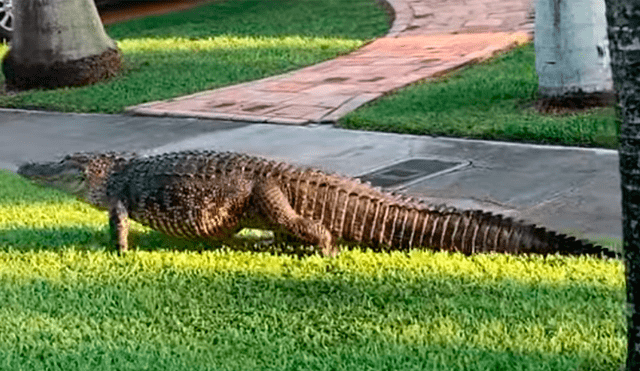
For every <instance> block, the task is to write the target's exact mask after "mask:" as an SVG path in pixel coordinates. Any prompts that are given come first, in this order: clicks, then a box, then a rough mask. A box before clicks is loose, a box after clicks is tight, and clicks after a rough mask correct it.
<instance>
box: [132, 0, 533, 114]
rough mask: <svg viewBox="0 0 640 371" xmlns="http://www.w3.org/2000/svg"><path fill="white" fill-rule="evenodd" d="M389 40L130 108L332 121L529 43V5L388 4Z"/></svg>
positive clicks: (498, 1) (462, 0) (517, 1)
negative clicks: (268, 74) (390, 11)
mask: <svg viewBox="0 0 640 371" xmlns="http://www.w3.org/2000/svg"><path fill="white" fill-rule="evenodd" d="M388 2H389V3H390V5H391V6H392V7H393V8H394V10H395V12H396V17H395V21H394V24H393V26H392V28H391V30H390V31H389V33H388V34H387V36H386V37H383V38H380V39H378V40H375V41H374V42H372V43H370V44H368V45H366V46H365V47H363V48H361V49H359V50H357V51H355V52H353V53H351V54H349V55H346V56H342V57H339V58H336V59H333V60H330V61H327V62H323V63H320V64H317V65H313V66H310V67H306V68H303V69H301V70H298V71H295V72H291V73H287V74H285V75H280V76H274V77H270V78H266V79H262V80H257V81H252V82H248V83H244V84H240V85H234V86H229V87H225V88H221V89H216V90H210V91H206V92H201V93H198V94H194V95H190V96H186V97H179V98H175V99H171V100H167V101H161V102H151V103H147V104H142V105H139V106H135V107H131V108H130V109H129V111H130V112H132V113H135V114H141V115H157V116H189V117H200V118H211V119H223V120H239V121H250V122H269V123H279V124H295V125H301V124H309V123H324V122H335V121H337V120H338V119H339V118H340V117H342V116H344V115H345V114H347V113H349V112H351V111H353V110H355V109H356V108H358V107H359V106H361V105H362V104H365V103H367V102H370V101H372V100H374V99H376V98H379V97H380V96H382V95H384V94H385V93H387V92H390V91H394V90H396V89H399V88H402V87H404V86H406V85H409V84H412V83H415V82H417V81H420V80H425V79H429V78H433V77H437V76H441V75H443V74H445V73H447V72H449V71H451V70H454V69H457V68H460V67H462V66H465V65H467V64H469V63H476V62H478V61H481V60H484V59H486V58H489V57H491V56H493V55H494V54H496V53H498V52H501V51H504V50H508V49H510V48H512V47H513V46H515V45H517V44H521V43H524V42H527V41H529V40H531V30H532V29H533V23H532V22H533V21H532V19H531V17H530V15H531V14H532V7H533V3H532V0H509V1H502V0H447V1H446V2H445V1H442V0H388Z"/></svg>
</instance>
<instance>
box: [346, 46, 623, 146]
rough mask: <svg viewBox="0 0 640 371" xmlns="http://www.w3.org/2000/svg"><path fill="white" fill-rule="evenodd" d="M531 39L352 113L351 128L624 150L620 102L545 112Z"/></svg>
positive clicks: (348, 122) (347, 123)
mask: <svg viewBox="0 0 640 371" xmlns="http://www.w3.org/2000/svg"><path fill="white" fill-rule="evenodd" d="M537 89H538V77H537V75H536V71H535V51H534V48H533V45H532V44H528V45H525V46H522V47H519V48H517V49H515V50H513V51H511V52H509V53H505V54H504V55H501V56H499V57H497V58H495V59H493V60H491V61H489V62H486V63H482V64H480V65H475V66H471V67H468V68H466V69H464V70H462V71H459V72H456V73H453V74H452V75H451V76H449V77H447V78H445V79H442V80H441V81H436V82H428V83H421V84H416V85H413V86H410V87H408V88H406V89H403V90H401V91H399V92H397V93H395V94H391V95H389V96H387V97H384V98H383V99H380V100H379V101H376V102H374V103H372V104H369V105H367V106H366V107H363V108H361V109H359V110H357V111H355V112H352V113H350V114H348V115H347V116H346V117H344V118H343V119H342V120H340V125H341V126H343V127H346V128H352V129H361V130H376V131H387V132H397V133H410V134H426V135H442V136H454V137H466V138H480V139H497V140H508V141H521V142H534V143H550V144H563V145H578V146H596V147H606V148H617V119H616V114H615V110H614V108H613V107H609V108H599V109H594V110H591V111H588V112H586V113H580V114H565V115H542V114H539V113H537V112H536V111H535V110H534V109H533V108H532V104H533V102H535V100H536V93H537Z"/></svg>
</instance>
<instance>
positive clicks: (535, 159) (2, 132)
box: [0, 109, 622, 239]
mask: <svg viewBox="0 0 640 371" xmlns="http://www.w3.org/2000/svg"><path fill="white" fill-rule="evenodd" d="M186 149H210V150H218V151H240V152H246V153H250V154H255V155H260V156H265V157H268V158H273V159H277V160H283V161H287V162H291V163H295V164H299V165H307V166H313V167H318V168H321V169H324V170H327V171H331V172H338V173H341V174H344V175H350V176H358V175H362V174H365V173H368V172H370V171H372V170H375V169H379V168H380V167H383V166H387V165H391V164H394V163H397V162H399V161H402V160H406V159H409V158H426V159H432V160H441V161H449V162H456V163H460V164H462V166H460V167H458V168H457V170H455V171H450V172H446V173H440V174H436V175H435V176H430V177H426V178H421V179H418V180H417V181H416V182H413V183H411V184H408V185H405V186H404V187H402V188H400V189H399V190H400V191H402V192H403V193H405V194H409V195H413V196H416V197H419V198H423V199H425V200H426V201H428V202H431V203H436V204H440V203H445V204H448V205H451V206H456V207H460V208H464V209H476V208H481V209H484V210H487V211H493V212H497V213H502V214H506V215H509V216H513V217H515V218H522V219H525V220H527V221H529V222H534V223H538V224H541V225H544V226H547V227H549V228H551V229H554V230H557V231H562V232H565V233H566V232H568V233H571V234H573V235H577V236H581V237H586V238H591V239H598V238H601V237H607V238H618V239H619V238H620V237H621V231H622V227H621V207H620V185H619V175H618V156H617V152H616V151H611V150H601V149H586V148H571V147H554V146H537V145H527V144H517V143H504V142H491V141H478V140H462V139H446V138H433V137H427V136H414V135H397V134H386V133H375V132H360V131H352V130H344V129H338V128H335V127H333V126H330V125H307V126H305V127H300V126H290V125H270V124H241V123H237V122H224V121H213V120H200V119H180V118H158V117H132V116H122V115H79V114H63V113H47V112H32V111H31V112H30V111H20V110H1V109H0V168H4V169H7V170H11V171H15V170H16V169H17V166H18V165H19V164H20V163H23V162H26V161H49V160H52V159H56V158H60V157H61V156H63V155H64V154H67V153H71V152H76V151H105V150H116V151H119V150H127V151H138V152H140V153H143V154H144V153H162V152H168V151H176V150H186ZM1 232H2V231H0V233H1Z"/></svg>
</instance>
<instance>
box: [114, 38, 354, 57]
mask: <svg viewBox="0 0 640 371" xmlns="http://www.w3.org/2000/svg"><path fill="white" fill-rule="evenodd" d="M361 45H362V41H360V40H350V39H340V38H328V37H301V36H281V37H265V36H253V37H251V36H216V37H209V38H205V39H196V40H193V39H187V38H181V37H170V38H135V39H124V40H120V41H119V42H118V47H119V48H120V49H121V50H122V51H124V52H126V53H142V52H171V51H179V50H180V51H189V52H199V51H214V50H230V51H232V50H237V49H252V50H261V49H271V48H276V49H293V50H296V49H323V50H327V49H330V50H333V51H336V52H343V51H344V50H349V49H353V48H357V47H359V46H361Z"/></svg>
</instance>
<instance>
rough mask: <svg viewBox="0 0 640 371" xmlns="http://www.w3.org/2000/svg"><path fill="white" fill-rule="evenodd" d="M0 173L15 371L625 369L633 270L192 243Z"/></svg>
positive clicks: (2, 347)
mask: <svg viewBox="0 0 640 371" xmlns="http://www.w3.org/2000/svg"><path fill="white" fill-rule="evenodd" d="M106 225H107V219H106V215H105V213H104V212H100V211H96V210H94V209H92V208H90V207H88V206H86V205H85V204H83V203H80V202H78V201H75V200H74V199H72V198H70V197H68V196H66V195H64V194H61V193H59V192H56V191H52V190H48V189H43V188H39V187H36V186H33V185H31V184H30V183H27V182H25V181H24V180H22V179H20V178H19V177H17V176H15V175H14V174H11V173H8V172H0V303H1V304H0V369H2V370H26V369H28V370H45V369H46V370H57V369H60V370H68V369H74V370H84V369H87V370H89V369H91V370H381V369H388V370H497V369H503V370H569V369H570V370H616V369H618V368H619V367H620V366H621V365H622V364H623V362H624V359H625V346H626V340H625V339H626V337H625V334H626V333H625V331H626V330H625V316H624V310H623V308H624V301H625V286H624V271H623V265H622V264H621V262H619V261H614V260H601V259H596V258H586V257H579V258H563V257H555V256H552V257H547V258H542V257H538V256H525V257H512V256H505V255H477V256H473V257H465V256H462V255H459V254H446V253H433V252H428V251H418V250H413V251H408V252H394V253H374V252H371V251H365V250H359V249H352V250H347V251H344V252H343V253H342V254H341V255H340V256H339V257H338V258H335V259H327V258H322V257H320V256H318V255H308V256H305V257H296V256H293V255H289V254H283V253H280V252H279V251H278V249H276V248H274V247H273V246H271V245H267V246H266V247H261V245H255V244H254V242H252V240H250V239H248V240H245V242H239V243H236V244H231V245H230V246H226V247H221V246H215V245H214V246H206V245H203V244H199V243H192V244H190V243H187V242H182V243H177V244H176V242H175V240H172V239H169V238H166V237H164V236H162V235H160V234H159V233H156V232H152V231H149V230H148V229H146V228H143V227H141V226H139V225H134V230H135V233H134V241H135V242H134V244H135V246H136V248H137V250H135V251H131V252H130V253H127V254H126V255H124V256H118V255H117V254H116V253H114V252H112V251H110V250H109V249H108V248H107V247H106V245H107V242H108V237H107V235H108V231H107V227H106Z"/></svg>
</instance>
